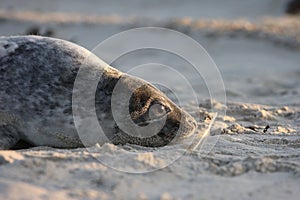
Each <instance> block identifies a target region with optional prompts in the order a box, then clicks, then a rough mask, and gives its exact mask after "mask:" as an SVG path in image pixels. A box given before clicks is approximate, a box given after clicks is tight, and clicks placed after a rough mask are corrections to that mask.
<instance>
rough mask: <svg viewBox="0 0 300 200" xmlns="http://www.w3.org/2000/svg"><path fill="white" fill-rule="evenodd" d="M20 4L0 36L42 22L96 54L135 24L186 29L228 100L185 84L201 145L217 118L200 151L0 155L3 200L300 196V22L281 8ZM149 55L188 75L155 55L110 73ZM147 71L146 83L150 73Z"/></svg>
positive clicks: (6, 13)
mask: <svg viewBox="0 0 300 200" xmlns="http://www.w3.org/2000/svg"><path fill="white" fill-rule="evenodd" d="M20 2H23V1H17V0H15V1H3V2H2V3H1V4H2V5H1V10H0V19H2V20H1V22H0V27H1V28H0V35H16V34H24V33H26V32H27V31H28V30H29V29H30V28H32V27H38V28H39V29H40V30H39V31H40V32H41V33H42V34H43V33H46V32H47V30H51V31H52V32H53V33H52V34H53V36H54V37H58V38H63V39H67V40H71V41H74V42H76V43H78V44H80V45H82V46H84V47H86V48H88V49H90V50H92V49H93V48H94V47H95V46H96V45H97V44H98V43H99V42H101V41H103V40H104V39H106V38H108V37H109V36H111V35H113V34H116V33H118V32H121V31H124V30H128V29H130V28H134V27H142V26H160V27H167V28H172V29H175V30H178V31H181V32H183V33H185V34H187V35H188V36H190V37H192V38H193V39H195V40H196V41H198V42H199V43H200V44H202V46H203V47H204V48H205V49H206V50H207V52H208V53H209V54H210V55H211V57H212V58H213V60H214V61H215V63H216V64H217V66H218V68H219V70H220V73H221V75H222V78H223V81H224V85H225V89H226V96H227V102H220V101H218V100H214V101H213V102H212V104H211V102H210V99H209V94H208V92H207V88H206V86H205V82H204V81H203V80H198V79H192V78H191V80H190V81H191V84H192V86H193V87H196V88H197V89H198V90H197V91H199V92H198V93H197V97H198V99H199V102H197V103H196V102H195V101H193V100H192V98H190V97H191V93H190V91H186V90H180V89H179V91H181V95H182V96H183V98H184V99H185V101H184V105H183V107H184V108H185V109H186V110H187V111H188V112H189V113H191V114H192V115H193V116H195V117H196V118H197V120H198V122H199V128H198V130H197V131H196V133H199V135H198V137H196V138H195V139H196V140H195V141H197V140H199V139H200V136H201V133H203V132H204V130H205V128H207V127H208V126H209V124H210V123H211V122H212V121H211V119H212V117H213V115H214V113H215V112H218V115H217V118H216V120H215V121H214V122H213V123H212V129H211V131H210V135H209V136H208V138H207V140H205V141H204V143H202V144H203V145H201V146H199V147H198V148H196V149H194V150H187V148H186V147H185V146H182V145H180V144H178V145H173V146H170V147H168V148H165V149H157V148H143V147H139V146H133V145H126V146H115V145H113V144H103V145H96V146H94V147H89V148H79V149H55V148H51V147H34V148H31V149H21V150H9V151H0V199H166V200H167V199H272V200H273V199H298V198H299V196H300V190H299V186H300V136H299V134H300V120H299V119H300V104H299V99H300V87H299V85H300V68H299V63H300V56H299V55H300V54H299V49H300V48H299V47H300V24H299V22H300V20H299V17H297V16H286V15H285V14H284V12H283V11H284V6H285V5H284V3H283V1H268V0H265V1H261V0H260V1H253V2H252V3H250V2H249V3H248V4H249V5H247V4H243V3H239V2H240V1H234V0H231V1H229V2H228V3H220V2H219V3H217V4H216V3H215V2H212V1H209V2H210V3H209V2H208V1H190V2H189V4H184V5H183V4H182V1H175V3H173V4H174V5H173V7H172V8H171V9H169V10H168V12H166V11H165V9H166V8H168V4H166V5H165V4H162V5H160V4H155V3H153V5H152V4H151V5H150V4H146V3H145V2H144V3H142V2H137V1H133V0H131V1H128V2H127V4H126V5H124V4H122V3H121V2H118V3H111V4H108V3H104V2H100V1H99V2H98V1H97V3H96V1H93V3H94V4H92V3H91V4H84V5H83V4H82V3H81V1H74V2H73V3H71V4H69V1H67V0H63V1H45V2H44V4H42V3H36V1H34V0H30V1H26V2H27V3H24V2H23V3H21V4H19V6H17V5H18V4H17V3H20ZM46 4H47V5H46ZM67 4H68V5H69V6H65V5H67ZM201 4H202V5H203V6H201ZM121 5H123V6H121ZM158 5H159V6H158ZM217 5H218V6H217ZM145 6H146V7H147V8H148V9H147V10H146V11H145V12H142V11H141V8H144V7H145ZM38 16H40V17H38ZM114 51H115V50H114V49H111V51H109V52H107V54H105V55H102V56H100V57H101V58H103V59H104V60H105V59H106V58H109V56H110V55H111V54H113V53H114ZM190 53H191V54H193V52H190ZM151 60H155V61H158V62H159V63H163V64H168V65H171V66H173V65H174V66H175V67H178V66H180V67H181V69H185V71H187V73H189V72H190V71H189V70H187V69H189V65H188V64H186V63H184V62H182V61H180V60H179V59H178V58H175V57H174V56H172V55H169V54H167V53H157V52H154V51H151V50H148V51H144V52H133V53H131V54H129V55H127V56H126V57H121V58H120V59H118V60H116V61H115V62H114V63H112V66H114V67H116V68H118V69H120V70H122V71H127V70H128V69H130V67H131V66H135V65H137V64H140V63H147V62H148V61H151ZM128 66H129V67H128ZM149 72H151V69H150V71H149ZM147 74H149V73H145V74H143V78H145V79H147V78H151V77H150V75H149V76H147ZM161 75H162V76H163V77H168V76H167V75H164V73H162V74H161ZM141 76H142V74H141ZM168 78H169V80H170V81H171V80H172V77H168ZM206 78H209V79H211V80H213V79H214V77H206ZM174 87H179V88H180V86H178V85H175V86H174ZM224 109H226V113H224V112H223V111H224ZM214 142H217V143H216V144H214ZM175 158H176V159H175ZM149 171H151V172H149Z"/></svg>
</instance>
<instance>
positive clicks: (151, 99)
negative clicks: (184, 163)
mask: <svg viewBox="0 0 300 200" xmlns="http://www.w3.org/2000/svg"><path fill="white" fill-rule="evenodd" d="M91 55H93V54H92V53H91V52H90V51H88V50H86V49H85V48H83V47H81V46H78V45H76V44H74V43H71V42H68V41H65V40H60V39H55V38H49V37H40V36H13V37H0V149H10V148H13V147H14V146H15V145H16V144H17V143H18V142H19V141H23V142H24V141H25V142H26V143H29V144H31V145H33V146H51V147H57V148H78V147H83V146H86V145H95V144H97V143H99V144H103V143H105V142H111V143H113V144H126V143H130V144H136V145H141V146H147V147H161V146H165V145H167V144H170V143H173V142H174V141H176V142H178V141H180V140H181V139H182V138H186V137H188V136H190V135H191V134H192V133H193V131H194V130H195V128H196V121H195V120H194V118H193V117H191V116H190V115H189V114H188V113H186V112H185V111H184V110H182V109H181V108H179V107H178V106H177V105H176V104H175V103H173V102H172V101H171V100H170V99H169V98H168V97H167V96H166V95H164V94H163V93H162V92H161V91H159V90H158V89H157V88H156V87H154V86H153V85H151V84H150V83H148V82H146V81H144V80H142V79H139V78H137V77H134V76H130V75H128V74H126V73H122V72H120V71H118V70H117V69H115V68H113V67H111V66H109V65H108V64H106V63H105V62H104V61H102V60H101V59H99V58H98V59H94V60H93V59H87V57H90V56H91ZM93 56H94V57H96V56H95V55H93ZM93 56H92V57H93ZM80 69H86V70H92V71H93V72H96V73H98V72H101V73H100V74H101V77H100V80H99V82H98V85H97V87H96V92H95V110H94V111H96V116H97V120H98V122H99V124H100V126H101V127H102V129H103V132H104V134H105V136H106V138H107V139H108V140H103V137H98V139H95V137H94V136H93V135H91V136H89V133H90V132H93V131H92V129H93V127H90V129H88V127H87V129H86V133H85V136H86V137H87V138H89V139H87V141H89V142H88V143H87V142H83V139H82V136H79V134H78V133H77V127H76V123H74V118H75V117H76V116H74V112H73V111H74V107H72V97H73V95H74V93H76V91H75V92H74V83H75V81H76V77H77V75H78V72H79V70H80ZM117 84H118V85H120V86H121V88H122V90H121V91H125V90H127V91H130V92H131V93H132V95H131V96H130V100H129V106H127V108H126V109H125V110H127V111H128V112H129V115H128V116H127V117H128V118H129V119H130V120H131V121H132V122H133V123H134V124H135V125H136V126H137V127H147V125H149V124H151V123H158V122H160V121H164V124H163V126H162V127H161V128H160V129H159V130H158V131H157V133H156V134H153V135H151V134H150V135H149V136H142V137H139V135H138V134H136V135H135V134H131V133H130V131H124V130H123V129H124V128H122V126H123V127H126V126H127V125H126V124H125V122H122V121H121V122H117V121H116V120H115V118H116V116H115V115H114V114H113V112H112V109H111V106H112V97H113V92H114V88H115V86H116V85H117ZM137 85H139V86H138V87H137ZM88 89H89V88H86V90H88ZM77 92H80V91H77ZM118 98H120V99H118ZM118 98H117V100H116V101H117V104H118V100H120V103H119V106H121V107H122V106H125V104H124V105H123V103H122V101H121V98H122V96H118ZM85 100H86V99H84V98H83V99H82V102H84V101H85ZM127 103H128V102H127ZM73 106H74V105H73ZM76 109H77V110H79V112H82V113H84V112H88V111H87V110H84V109H82V110H80V109H81V108H80V105H79V107H77V108H76ZM120 114H121V113H120ZM125 118H126V117H125ZM122 119H123V118H122ZM149 131H151V129H149ZM94 132H95V131H94ZM132 132H134V131H132ZM139 134H140V133H139ZM85 136H84V137H85Z"/></svg>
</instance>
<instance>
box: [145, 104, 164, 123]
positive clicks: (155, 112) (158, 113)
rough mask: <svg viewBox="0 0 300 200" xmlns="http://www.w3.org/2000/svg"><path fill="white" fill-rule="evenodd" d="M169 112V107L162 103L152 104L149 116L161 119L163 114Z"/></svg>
mask: <svg viewBox="0 0 300 200" xmlns="http://www.w3.org/2000/svg"><path fill="white" fill-rule="evenodd" d="M167 113H168V109H167V108H166V107H165V106H164V105H162V104H160V103H154V104H152V105H151V107H150V109H149V117H150V118H151V119H160V118H162V117H163V116H165V115H166V114H167Z"/></svg>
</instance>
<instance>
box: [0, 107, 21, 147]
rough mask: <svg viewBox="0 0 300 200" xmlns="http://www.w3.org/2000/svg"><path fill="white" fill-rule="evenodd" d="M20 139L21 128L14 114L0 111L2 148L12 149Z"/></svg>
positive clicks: (0, 143) (0, 142)
mask: <svg viewBox="0 0 300 200" xmlns="http://www.w3.org/2000/svg"><path fill="white" fill-rule="evenodd" d="M19 140H20V130H19V128H18V125H17V120H16V118H15V117H14V116H13V115H10V114H8V113H6V112H2V111H0V150H5V149H10V148H11V147H13V146H14V145H15V144H16V143H17V142H18V141H19Z"/></svg>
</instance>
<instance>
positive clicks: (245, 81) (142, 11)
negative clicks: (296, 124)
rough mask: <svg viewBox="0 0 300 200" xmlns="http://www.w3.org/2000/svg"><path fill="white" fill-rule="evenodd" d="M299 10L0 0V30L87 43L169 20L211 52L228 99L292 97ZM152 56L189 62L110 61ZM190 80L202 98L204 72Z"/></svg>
mask: <svg viewBox="0 0 300 200" xmlns="http://www.w3.org/2000/svg"><path fill="white" fill-rule="evenodd" d="M299 14H300V1H299V0H289V1H288V0H251V1H245V0H244V1H241V0H226V1H224V0H186V1H182V0H151V1H147V0H126V1H121V0H117V1H102V0H86V1H81V0H51V1H49V0H0V35H2V36H11V35H24V34H26V35H28V34H34V35H44V36H51V37H57V38H62V39H66V40H69V41H72V42H75V43H77V44H80V45H82V46H84V47H86V48H87V49H89V50H92V49H94V48H95V47H96V45H97V44H99V43H100V42H102V41H103V40H105V39H107V38H108V37H110V36H112V35H113V34H116V33H119V32H121V31H125V30H128V29H131V28H136V27H145V26H156V27H164V28H169V29H173V30H177V31H180V32H182V33H184V34H187V35H188V36H190V37H191V38H193V39H194V40H196V41H197V42H199V43H200V44H201V45H202V46H203V47H204V48H205V49H206V51H207V52H208V53H209V54H210V55H211V57H212V59H213V60H214V62H215V63H216V65H217V66H218V68H219V70H220V72H221V75H222V77H223V81H224V84H225V88H226V94H227V99H228V100H229V101H240V102H250V103H262V104H267V105H270V104H271V105H299V99H300V98H299V97H300V87H299V85H300V66H299V65H300V54H299V50H300V20H299V19H300V16H299ZM174 42H175V43H176V41H174ZM111 51H113V49H112V50H111ZM109 53H110V52H107V54H109ZM191 53H193V52H191ZM98 56H100V57H101V55H98ZM152 59H154V60H156V61H159V62H160V63H163V64H168V65H174V66H180V67H181V68H182V69H189V66H188V64H186V63H184V62H181V61H180V60H178V59H176V58H173V57H172V56H171V55H169V54H167V53H164V52H157V51H155V52H153V51H151V50H148V51H145V52H142V53H141V52H137V53H131V54H130V55H127V56H126V58H120V59H118V60H116V62H114V63H112V66H114V67H116V68H118V69H120V70H122V69H125V66H134V65H136V64H137V63H138V64H142V63H145V62H146V61H147V62H149V61H151V60H152ZM104 60H105V59H104ZM150 70H151V69H150ZM123 71H124V70H123ZM125 71H126V70H125ZM165 77H167V75H166V76H165ZM206 78H209V79H213V78H214V77H206ZM192 85H193V86H195V87H197V88H198V89H199V90H198V91H199V92H198V93H199V95H200V98H203V99H206V98H209V94H208V92H207V88H206V86H205V81H204V80H196V79H195V80H192ZM176 87H177V86H176ZM183 92H186V94H185V95H186V97H188V96H189V94H190V93H189V92H188V91H183ZM187 99H188V98H187Z"/></svg>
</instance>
